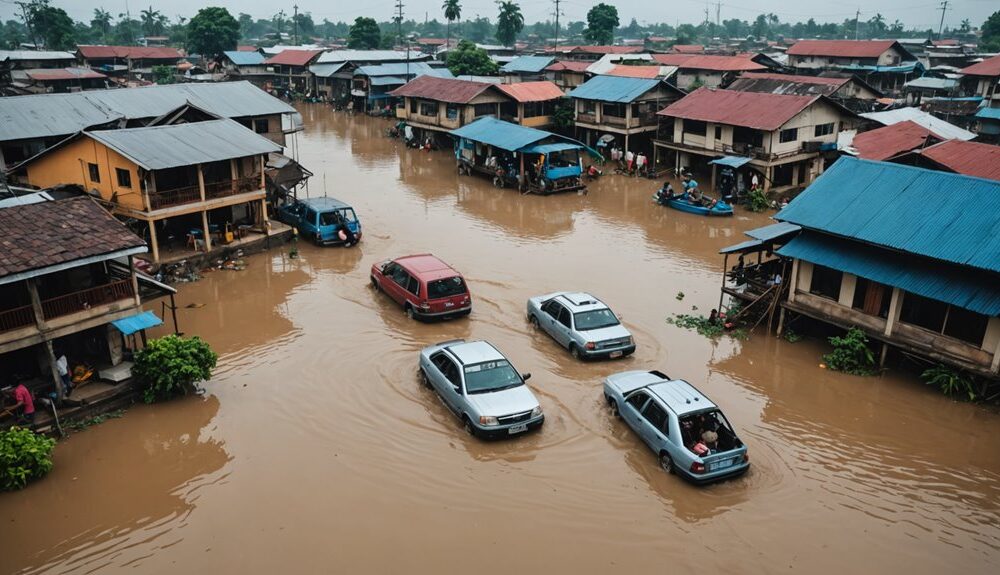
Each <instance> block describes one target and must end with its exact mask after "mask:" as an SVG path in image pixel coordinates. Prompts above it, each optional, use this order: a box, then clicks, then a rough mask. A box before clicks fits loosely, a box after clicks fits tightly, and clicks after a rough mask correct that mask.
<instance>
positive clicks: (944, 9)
mask: <svg viewBox="0 0 1000 575" xmlns="http://www.w3.org/2000/svg"><path fill="white" fill-rule="evenodd" d="M939 10H941V24H939V25H938V40H940V39H941V31H942V30H944V13H945V12H947V11H948V0H944V2H942V3H941V8H939Z"/></svg>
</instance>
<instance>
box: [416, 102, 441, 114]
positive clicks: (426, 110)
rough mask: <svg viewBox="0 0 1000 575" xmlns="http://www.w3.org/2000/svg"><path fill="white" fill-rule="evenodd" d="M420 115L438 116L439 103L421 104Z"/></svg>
mask: <svg viewBox="0 0 1000 575" xmlns="http://www.w3.org/2000/svg"><path fill="white" fill-rule="evenodd" d="M420 115H421V116H437V115H438V103H437V102H420Z"/></svg>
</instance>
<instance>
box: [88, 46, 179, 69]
mask: <svg viewBox="0 0 1000 575" xmlns="http://www.w3.org/2000/svg"><path fill="white" fill-rule="evenodd" d="M76 57H77V60H79V61H80V63H81V64H83V65H84V66H86V67H88V68H92V69H95V70H97V71H99V72H104V73H110V74H119V73H125V74H126V75H127V76H130V77H131V76H134V75H138V74H144V75H146V76H151V75H152V73H153V67H155V66H170V67H176V66H177V64H178V63H180V61H181V59H183V58H184V55H183V54H181V53H180V51H179V50H177V48H167V47H150V48H147V47H145V46H87V45H80V46H77V47H76Z"/></svg>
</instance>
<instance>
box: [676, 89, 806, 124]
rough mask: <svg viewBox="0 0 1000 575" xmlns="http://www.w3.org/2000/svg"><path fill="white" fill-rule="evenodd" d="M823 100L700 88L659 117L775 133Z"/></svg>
mask: <svg viewBox="0 0 1000 575" xmlns="http://www.w3.org/2000/svg"><path fill="white" fill-rule="evenodd" d="M819 98H820V96H785V95H779V94H767V93H761V92H734V91H732V90H714V89H711V88H698V89H697V90H695V91H694V92H691V93H690V94H688V95H687V96H684V97H683V98H681V99H680V100H678V101H676V102H674V103H673V104H671V105H669V106H667V107H666V108H664V109H663V110H660V111H659V112H657V114H658V115H661V116H671V117H674V118H684V119H688V120H700V121H702V122H714V123H717V124H728V125H730V126H743V127H746V128H756V129H758V130H768V131H771V130H777V129H778V128H780V127H781V126H783V125H784V124H785V123H786V122H788V121H789V120H791V119H792V118H793V117H795V115H796V114H798V113H799V112H801V111H802V110H804V109H806V108H807V107H808V106H809V105H810V104H812V103H813V102H815V101H816V100H817V99H819Z"/></svg>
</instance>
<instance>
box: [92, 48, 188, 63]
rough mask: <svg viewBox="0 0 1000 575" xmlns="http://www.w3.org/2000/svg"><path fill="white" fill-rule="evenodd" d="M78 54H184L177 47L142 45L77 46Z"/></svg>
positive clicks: (174, 57)
mask: <svg viewBox="0 0 1000 575" xmlns="http://www.w3.org/2000/svg"><path fill="white" fill-rule="evenodd" d="M76 48H77V51H79V52H80V56H82V57H84V58H88V59H98V60H101V59H107V58H129V59H132V60H138V59H159V60H180V59H181V58H183V57H184V56H183V55H182V54H181V53H180V51H179V50H178V49H177V48H169V47H166V46H163V47H152V48H147V47H144V46H77V47H76Z"/></svg>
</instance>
